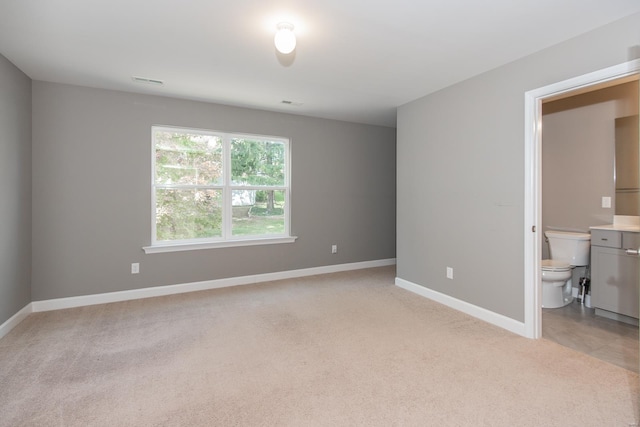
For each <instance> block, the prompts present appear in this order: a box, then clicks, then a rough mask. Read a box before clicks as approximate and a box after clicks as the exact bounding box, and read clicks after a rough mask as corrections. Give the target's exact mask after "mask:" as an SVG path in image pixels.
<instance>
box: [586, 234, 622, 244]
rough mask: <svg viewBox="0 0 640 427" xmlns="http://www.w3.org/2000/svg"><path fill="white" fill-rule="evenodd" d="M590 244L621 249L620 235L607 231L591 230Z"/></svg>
mask: <svg viewBox="0 0 640 427" xmlns="http://www.w3.org/2000/svg"><path fill="white" fill-rule="evenodd" d="M591 244H592V245H593V246H605V247H607V248H621V247H622V233H621V232H619V231H609V230H591Z"/></svg>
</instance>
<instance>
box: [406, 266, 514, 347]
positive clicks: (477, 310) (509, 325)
mask: <svg viewBox="0 0 640 427" xmlns="http://www.w3.org/2000/svg"><path fill="white" fill-rule="evenodd" d="M396 286H398V287H400V288H402V289H406V290H408V291H410V292H413V293H415V294H418V295H420V296H423V297H425V298H428V299H430V300H433V301H436V302H439V303H440V304H444V305H446V306H447V307H451V308H453V309H455V310H458V311H461V312H463V313H466V314H468V315H470V316H473V317H475V318H478V319H480V320H483V321H485V322H487V323H491V324H492V325H496V326H498V327H501V328H503V329H506V330H507V331H510V332H513V333H515V334H518V335H522V336H523V337H527V335H526V331H525V325H524V323H523V322H518V321H517V320H513V319H511V318H510V317H506V316H503V315H502V314H498V313H494V312H493V311H489V310H487V309H485V308H482V307H478V306H477V305H473V304H469V303H468V302H465V301H461V300H459V299H456V298H453V297H451V296H449V295H445V294H443V293H440V292H437V291H434V290H432V289H429V288H425V287H424V286H420V285H416V284H415V283H412V282H409V281H408V280H404V279H401V278H399V277H396Z"/></svg>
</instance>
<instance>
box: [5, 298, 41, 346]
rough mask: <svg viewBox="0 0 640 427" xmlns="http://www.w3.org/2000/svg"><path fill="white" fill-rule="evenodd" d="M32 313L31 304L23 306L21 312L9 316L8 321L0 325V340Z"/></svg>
mask: <svg viewBox="0 0 640 427" xmlns="http://www.w3.org/2000/svg"><path fill="white" fill-rule="evenodd" d="M32 312H33V308H32V306H31V303H29V304H27V305H25V306H24V308H23V309H22V310H20V311H19V312H17V313H16V314H14V315H13V316H11V318H9V320H7V321H6V322H4V323H3V324H2V325H0V338H2V337H4V336H5V335H7V334H8V333H9V331H11V330H12V329H13V328H15V327H16V326H18V323H20V322H22V321H23V320H24V319H25V318H26V317H27V316H28V315H29V314H31V313H32Z"/></svg>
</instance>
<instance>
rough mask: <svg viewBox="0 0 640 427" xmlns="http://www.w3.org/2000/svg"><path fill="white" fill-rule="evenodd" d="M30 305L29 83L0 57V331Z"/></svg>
mask: <svg viewBox="0 0 640 427" xmlns="http://www.w3.org/2000/svg"><path fill="white" fill-rule="evenodd" d="M30 302H31V79H30V78H29V77H27V76H26V75H25V74H24V73H23V72H21V71H20V70H19V69H18V68H16V67H15V66H14V65H13V64H12V63H11V62H9V61H8V60H7V59H6V58H5V57H4V56H2V55H0V325H2V324H3V323H4V322H6V321H7V320H8V319H10V318H11V317H12V316H13V315H14V314H16V313H17V312H18V311H20V310H21V309H23V308H24V307H25V306H26V305H27V304H29V303H30Z"/></svg>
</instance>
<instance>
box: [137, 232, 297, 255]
mask: <svg viewBox="0 0 640 427" xmlns="http://www.w3.org/2000/svg"><path fill="white" fill-rule="evenodd" d="M297 238H298V237H297V236H290V237H272V238H267V237H265V238H255V237H253V238H251V239H243V240H225V241H218V242H202V243H167V244H157V245H153V246H144V247H143V248H142V250H143V251H144V253H145V254H158V253H164V252H181V251H194V250H199V249H218V248H234V247H239V246H258V245H276V244H281V243H293V242H295V241H296V239H297Z"/></svg>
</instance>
